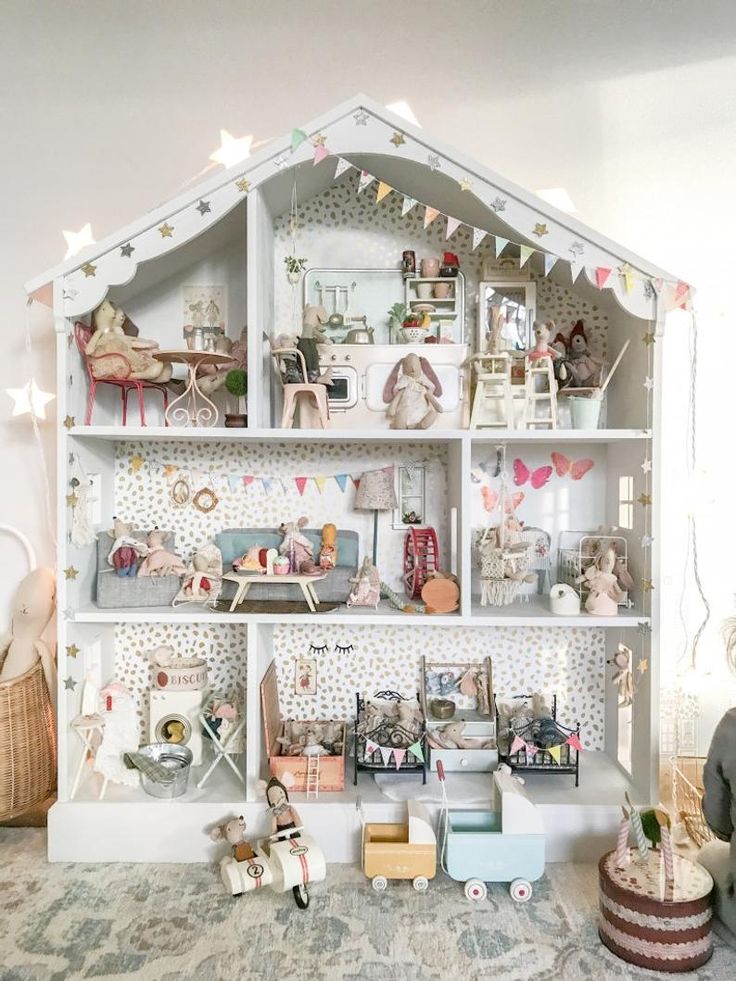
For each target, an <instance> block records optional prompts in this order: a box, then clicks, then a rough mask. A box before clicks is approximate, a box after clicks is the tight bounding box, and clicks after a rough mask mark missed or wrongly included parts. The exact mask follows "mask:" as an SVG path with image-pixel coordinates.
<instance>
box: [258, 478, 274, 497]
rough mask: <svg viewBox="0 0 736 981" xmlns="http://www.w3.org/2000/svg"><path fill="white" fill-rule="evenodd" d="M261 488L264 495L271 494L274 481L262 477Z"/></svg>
mask: <svg viewBox="0 0 736 981" xmlns="http://www.w3.org/2000/svg"><path fill="white" fill-rule="evenodd" d="M261 486H262V487H263V493H264V494H270V493H271V488H272V487H273V480H272V479H271V478H270V477H261Z"/></svg>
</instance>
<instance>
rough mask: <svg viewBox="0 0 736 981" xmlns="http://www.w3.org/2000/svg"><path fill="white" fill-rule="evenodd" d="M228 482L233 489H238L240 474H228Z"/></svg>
mask: <svg viewBox="0 0 736 981" xmlns="http://www.w3.org/2000/svg"><path fill="white" fill-rule="evenodd" d="M227 482H228V484H229V486H230V490H231V491H236V490H237V489H238V487H239V486H240V475H239V474H237V473H231V474H228V477H227Z"/></svg>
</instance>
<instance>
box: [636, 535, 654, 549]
mask: <svg viewBox="0 0 736 981" xmlns="http://www.w3.org/2000/svg"><path fill="white" fill-rule="evenodd" d="M653 541H654V539H653V538H652V536H651V535H642V536H641V538H640V539H639V544H640V545H641V547H642V548H650V547H651V544H652V542H653Z"/></svg>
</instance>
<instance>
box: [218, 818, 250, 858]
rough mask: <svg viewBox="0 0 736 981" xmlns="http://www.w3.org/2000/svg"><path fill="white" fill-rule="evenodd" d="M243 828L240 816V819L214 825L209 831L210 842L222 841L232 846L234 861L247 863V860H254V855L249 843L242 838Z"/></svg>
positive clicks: (243, 823) (243, 822)
mask: <svg viewBox="0 0 736 981" xmlns="http://www.w3.org/2000/svg"><path fill="white" fill-rule="evenodd" d="M245 827H246V825H245V818H244V817H243V815H242V814H241V815H240V817H237V818H230V820H228V821H224V822H223V823H222V824H216V825H215V826H214V828H212V830H211V831H210V838H211V839H212V841H222V840H223V839H224V840H225V841H226V842H227V843H228V845H231V846H232V850H233V858H234V859H235V861H236V862H247V861H248V859H251V858H255V857H256V853H255V852H254V851H253V846H252V845H251V843H250V842H249V841H247V840H246V838H245V837H244V836H245Z"/></svg>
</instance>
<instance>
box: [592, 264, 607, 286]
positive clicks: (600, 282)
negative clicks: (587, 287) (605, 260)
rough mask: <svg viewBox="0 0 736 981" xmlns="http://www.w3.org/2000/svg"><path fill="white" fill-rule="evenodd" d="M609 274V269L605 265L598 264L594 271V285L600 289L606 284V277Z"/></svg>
mask: <svg viewBox="0 0 736 981" xmlns="http://www.w3.org/2000/svg"><path fill="white" fill-rule="evenodd" d="M610 275H611V270H610V269H609V268H608V267H607V266H598V267H597V269H596V271H595V285H596V286H597V287H598V289H599V290H602V289H603V287H604V286H605V285H606V281H607V280H608V277H609V276H610Z"/></svg>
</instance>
